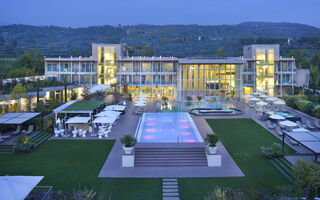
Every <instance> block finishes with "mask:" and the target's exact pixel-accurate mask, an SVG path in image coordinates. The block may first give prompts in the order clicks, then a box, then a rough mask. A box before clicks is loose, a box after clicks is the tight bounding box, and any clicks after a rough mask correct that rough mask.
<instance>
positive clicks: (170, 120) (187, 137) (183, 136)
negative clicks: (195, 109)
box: [137, 112, 203, 143]
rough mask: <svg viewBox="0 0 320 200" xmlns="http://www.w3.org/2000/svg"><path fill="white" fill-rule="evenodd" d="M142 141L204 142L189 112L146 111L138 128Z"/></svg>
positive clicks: (139, 137)
mask: <svg viewBox="0 0 320 200" xmlns="http://www.w3.org/2000/svg"><path fill="white" fill-rule="evenodd" d="M137 140H138V142H140V143H152V142H157V143H158V142H168V143H173V142H174V143H177V142H183V143H195V142H203V140H202V137H201V136H200V134H199V132H198V129H197V127H196V125H195V124H194V122H193V120H192V118H191V117H190V115H189V113H186V112H181V113H144V114H143V115H142V119H141V121H140V124H139V126H138V129H137Z"/></svg>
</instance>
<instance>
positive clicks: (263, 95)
mask: <svg viewBox="0 0 320 200" xmlns="http://www.w3.org/2000/svg"><path fill="white" fill-rule="evenodd" d="M259 97H260V98H268V97H269V96H268V95H265V94H261V95H259Z"/></svg>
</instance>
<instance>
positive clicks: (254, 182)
mask: <svg viewBox="0 0 320 200" xmlns="http://www.w3.org/2000/svg"><path fill="white" fill-rule="evenodd" d="M207 122H208V124H209V125H210V126H211V128H212V129H213V130H214V132H215V133H216V134H218V135H219V136H220V139H221V141H222V143H223V144H224V146H225V147H226V148H227V150H228V152H229V153H230V154H231V156H232V158H233V159H234V161H235V162H236V163H237V165H238V166H239V167H240V169H241V170H242V172H243V173H244V174H245V177H239V178H188V179H180V180H179V181H180V185H179V186H180V187H179V188H180V193H181V194H182V197H183V199H190V200H191V199H203V197H204V196H205V195H206V194H207V193H208V192H209V191H212V190H213V189H214V188H215V187H216V186H217V185H219V186H223V187H231V188H245V189H248V190H256V189H258V190H260V189H268V188H274V186H275V185H285V184H288V183H287V182H286V180H285V179H284V178H283V177H282V176H281V174H280V173H279V172H278V171H276V170H275V169H274V168H273V167H272V166H271V164H269V162H268V161H267V160H266V159H265V158H264V157H263V156H262V154H261V151H260V148H261V146H270V145H271V144H272V143H273V142H279V143H281V141H280V140H279V139H278V138H276V137H275V136H274V135H272V134H271V133H269V132H268V131H267V130H266V129H264V128H263V127H262V126H260V125H259V124H257V123H256V122H255V121H254V120H251V119H208V120H207ZM286 148H287V150H288V152H289V153H292V154H293V153H295V151H294V150H292V149H291V148H289V147H288V146H286Z"/></svg>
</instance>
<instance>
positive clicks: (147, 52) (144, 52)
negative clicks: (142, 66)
mask: <svg viewBox="0 0 320 200" xmlns="http://www.w3.org/2000/svg"><path fill="white" fill-rule="evenodd" d="M139 55H140V56H154V50H153V49H152V46H151V44H146V45H144V46H143V47H142V49H141V50H140V51H139Z"/></svg>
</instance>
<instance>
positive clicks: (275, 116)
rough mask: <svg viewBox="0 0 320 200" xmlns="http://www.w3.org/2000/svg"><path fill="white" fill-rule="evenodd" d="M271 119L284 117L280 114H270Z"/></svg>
mask: <svg viewBox="0 0 320 200" xmlns="http://www.w3.org/2000/svg"><path fill="white" fill-rule="evenodd" d="M270 118H271V119H276V120H283V119H285V117H283V116H281V115H271V116H270Z"/></svg>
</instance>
